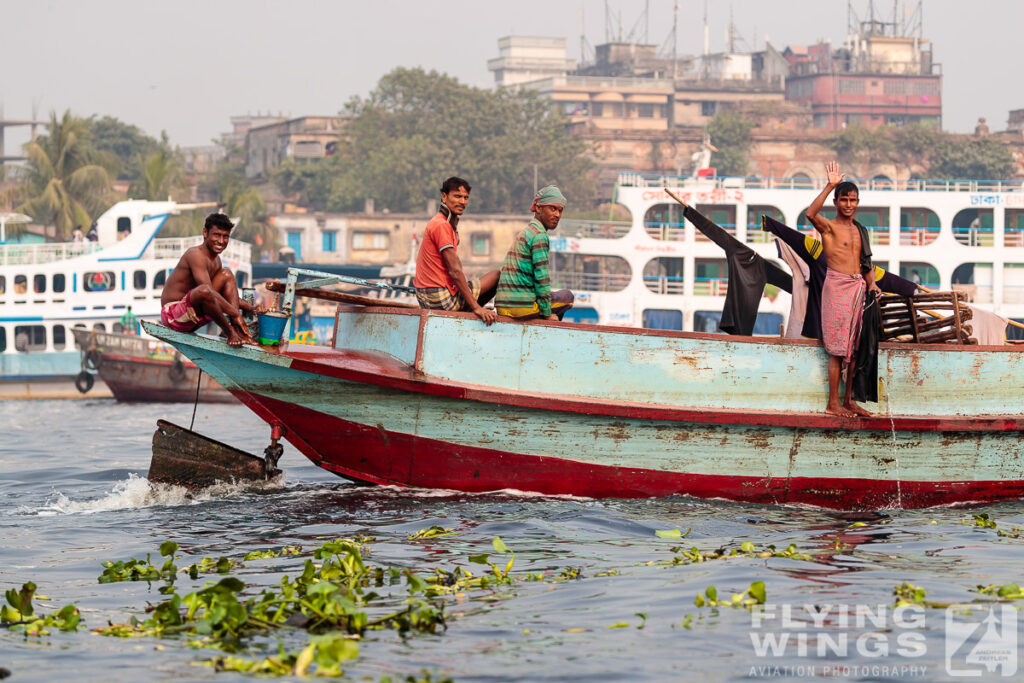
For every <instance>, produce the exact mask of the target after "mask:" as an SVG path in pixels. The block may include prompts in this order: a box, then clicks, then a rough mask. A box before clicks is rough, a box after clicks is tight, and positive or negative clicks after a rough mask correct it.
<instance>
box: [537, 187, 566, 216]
mask: <svg viewBox="0 0 1024 683" xmlns="http://www.w3.org/2000/svg"><path fill="white" fill-rule="evenodd" d="M546 205H554V206H562V207H564V206H565V195H564V194H562V191H561V190H559V189H558V188H557V187H555V186H554V185H548V186H547V187H542V188H540V189H539V190H537V194H536V195H535V196H534V197H533V205H532V206H530V211H536V210H537V207H538V206H546Z"/></svg>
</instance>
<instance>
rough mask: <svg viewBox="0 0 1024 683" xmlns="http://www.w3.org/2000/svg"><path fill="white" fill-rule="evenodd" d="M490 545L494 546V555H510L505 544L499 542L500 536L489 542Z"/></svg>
mask: <svg viewBox="0 0 1024 683" xmlns="http://www.w3.org/2000/svg"><path fill="white" fill-rule="evenodd" d="M491 545H493V546H494V552H496V553H510V552H512V551H511V550H509V549H508V546H507V545H505V542H504V541H502V540H501V536H495V537H494V540H493V541H491Z"/></svg>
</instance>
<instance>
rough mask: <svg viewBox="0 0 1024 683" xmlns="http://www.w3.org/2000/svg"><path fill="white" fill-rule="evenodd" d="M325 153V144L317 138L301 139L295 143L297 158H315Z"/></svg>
mask: <svg viewBox="0 0 1024 683" xmlns="http://www.w3.org/2000/svg"><path fill="white" fill-rule="evenodd" d="M323 155H324V146H323V145H322V144H320V143H319V142H317V141H316V140H299V141H298V142H296V143H295V152H294V155H293V156H295V158H297V159H315V158H317V157H322V156H323Z"/></svg>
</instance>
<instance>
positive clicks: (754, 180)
mask: <svg viewBox="0 0 1024 683" xmlns="http://www.w3.org/2000/svg"><path fill="white" fill-rule="evenodd" d="M850 180H852V181H854V182H855V183H857V185H858V186H859V187H860V189H861V190H863V191H868V190H870V191H872V192H876V191H885V190H888V191H894V190H896V191H901V192H1024V183H1021V181H1019V180H966V179H947V180H940V179H920V178H914V179H909V180H889V179H888V178H850ZM694 182H695V183H697V185H698V187H706V188H709V189H710V188H722V189H727V190H737V189H742V190H776V189H781V190H818V189H821V187H822V186H823V185H824V184H825V180H824V179H823V178H822V179H812V178H808V177H806V176H798V177H789V178H775V177H769V178H761V177H750V178H732V177H729V178H726V177H714V178H694V177H693V176H679V175H663V174H651V173H634V172H623V173H619V175H618V180H617V184H618V186H619V187H659V188H660V187H680V186H682V185H684V184H689V183H694Z"/></svg>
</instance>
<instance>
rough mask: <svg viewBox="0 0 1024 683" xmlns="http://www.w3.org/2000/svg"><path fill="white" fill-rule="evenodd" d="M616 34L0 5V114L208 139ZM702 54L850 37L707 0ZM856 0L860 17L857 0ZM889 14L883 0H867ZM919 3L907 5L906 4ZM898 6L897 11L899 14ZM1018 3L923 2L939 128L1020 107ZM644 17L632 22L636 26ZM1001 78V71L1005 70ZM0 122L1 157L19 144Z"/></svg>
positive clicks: (529, 21)
mask: <svg viewBox="0 0 1024 683" xmlns="http://www.w3.org/2000/svg"><path fill="white" fill-rule="evenodd" d="M606 4H607V5H608V7H609V8H610V10H611V12H610V13H611V14H612V15H613V16H614V18H615V25H614V32H615V33H617V32H618V25H619V17H621V25H622V32H623V35H624V36H626V35H628V34H629V33H630V31H631V29H633V28H634V27H636V29H637V34H636V35H637V36H640V37H642V30H643V29H642V24H640V19H641V16H642V14H643V9H644V6H645V2H644V1H643V0H630V1H626V0H609V1H608V2H607V3H605V2H604V1H603V0H513V1H512V2H500V3H499V2H491V1H489V0H477V1H475V2H474V1H468V0H466V1H460V0H448V1H446V2H440V1H437V0H408V1H398V0H362V1H360V2H356V1H352V0H332V1H327V0H322V1H320V2H313V1H310V0H288V2H276V1H270V0H202V1H197V0H172V1H167V2H156V1H154V0H90V1H82V0H0V8H2V15H0V16H2V17H3V25H4V30H3V39H2V42H0V50H2V59H3V68H2V70H0V102H2V103H3V106H4V113H5V115H6V116H7V117H8V118H28V117H29V116H30V115H31V113H32V108H33V106H35V107H36V108H37V110H38V112H39V114H40V117H42V118H45V117H46V116H47V115H48V114H49V112H50V111H57V112H62V111H63V110H64V109H71V111H72V112H73V113H75V114H77V115H81V116H88V115H92V114H98V115H101V116H102V115H111V116H115V117H117V118H119V119H121V120H122V121H125V122H128V123H133V124H135V125H137V126H139V127H140V128H142V129H143V130H145V131H146V132H147V133H149V134H151V135H154V136H158V135H159V134H160V131H161V130H166V131H167V133H168V135H169V136H170V139H171V142H172V143H173V144H177V145H197V144H206V143H208V142H209V141H210V139H211V138H214V137H217V136H218V135H219V134H220V133H221V132H223V131H227V130H229V129H230V124H229V120H228V119H229V117H230V116H232V115H235V114H250V113H257V112H267V111H269V112H274V113H277V112H281V113H283V114H285V115H290V116H301V115H305V114H334V113H336V112H338V111H339V110H340V109H341V107H342V106H343V105H344V103H345V102H346V101H347V100H348V99H349V98H350V97H352V96H353V95H365V94H366V93H367V92H368V91H369V90H370V89H372V88H373V86H374V85H375V84H376V82H377V80H378V79H379V78H380V77H381V76H382V75H384V74H385V73H387V72H388V71H390V70H391V69H393V68H395V67H397V66H422V67H424V68H426V69H436V70H438V71H443V72H447V73H449V74H451V75H453V76H456V77H458V78H459V79H460V80H462V81H463V82H466V83H469V84H472V85H478V86H485V87H490V86H491V84H492V83H493V76H492V74H491V72H489V71H488V70H487V60H488V59H491V58H493V57H497V56H498V45H497V41H498V38H500V37H502V36H506V35H546V36H564V37H565V38H566V39H567V47H568V56H569V57H571V58H574V59H578V58H579V54H580V33H581V27H580V23H581V22H580V17H581V10H582V13H583V23H584V31H583V32H584V33H585V34H586V36H587V39H588V41H589V43H590V44H591V45H596V44H599V43H602V42H605V6H606ZM646 4H647V5H648V6H649V8H650V12H649V16H650V18H649V40H650V42H651V43H655V44H659V45H662V44H665V43H666V41H669V40H670V35H671V28H672V16H673V9H672V8H673V4H674V3H673V1H672V0H649V1H648V2H647V3H646ZM678 4H679V29H678V32H677V35H678V51H679V54H687V53H688V54H697V53H700V52H701V51H702V49H703V48H702V46H703V14H704V7H705V2H704V0H679V2H678ZM707 4H708V8H709V9H708V22H709V25H710V34H711V50H712V51H720V50H722V49H724V48H725V46H726V42H725V35H726V30H727V27H728V25H729V21H730V14H731V16H732V20H733V22H734V24H735V25H736V28H737V33H738V34H739V35H740V36H741V37H742V38H743V40H744V41H745V45H746V47H753V48H756V49H759V48H761V47H762V46H763V45H764V41H765V36H766V35H768V36H769V39H770V41H771V43H772V44H773V45H775V46H776V47H778V48H779V49H782V48H784V47H785V46H786V45H802V44H809V43H813V42H817V41H818V40H819V39H826V40H831V41H832V42H833V43H834V44H837V45H838V44H839V43H841V42H842V41H843V40H844V38H845V37H846V34H847V2H846V1H845V0H814V1H805V0H710V1H709V2H708V3H707ZM852 4H853V8H854V10H855V12H857V13H858V14H859V15H861V16H865V15H866V14H867V6H868V1H867V0H854V1H853V3H852ZM874 5H875V8H876V13H877V12H879V11H880V12H881V13H883V14H884V15H885V18H886V19H887V20H889V19H891V17H892V16H893V7H894V3H893V1H892V0H875V2H874ZM916 6H917V2H916V1H914V2H909V1H906V0H904V1H903V2H902V3H901V8H902V9H905V10H906V11H910V10H912V9H913V8H915V7H916ZM899 14H900V16H902V15H903V14H904V12H902V11H901V12H900V13H899ZM1022 20H1024V2H1021V0H983V1H981V2H975V3H965V2H963V1H962V0H924V8H923V35H924V37H925V38H927V39H929V40H931V41H932V43H933V45H934V56H935V60H936V61H937V62H938V63H940V64H941V67H942V72H943V74H944V78H943V101H944V102H943V127H944V128H945V129H946V130H951V131H956V132H967V131H972V130H973V128H974V125H975V123H976V122H977V119H978V117H979V116H984V117H986V118H987V119H988V122H989V125H990V126H991V128H992V129H993V130H1003V129H1004V128H1005V127H1006V118H1007V112H1008V111H1009V110H1010V109H1016V108H1024V94H1020V93H1019V91H1017V89H1016V87H1015V86H1014V85H1013V83H1015V82H1017V81H1016V78H1015V77H1014V76H1013V75H1012V74H1013V73H1014V67H1016V66H1017V65H1018V64H1019V56H1020V47H1019V46H1020V45H1021V43H1022V36H1021V30H1022V27H1024V21H1022ZM638 24H639V25H638ZM999 74H1003V76H999ZM26 137H27V136H26V134H24V133H21V132H19V131H18V129H8V132H7V149H8V153H11V152H12V151H14V150H15V149H16V148H17V147H18V146H19V144H20V143H22V142H24V140H25V139H26Z"/></svg>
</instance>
